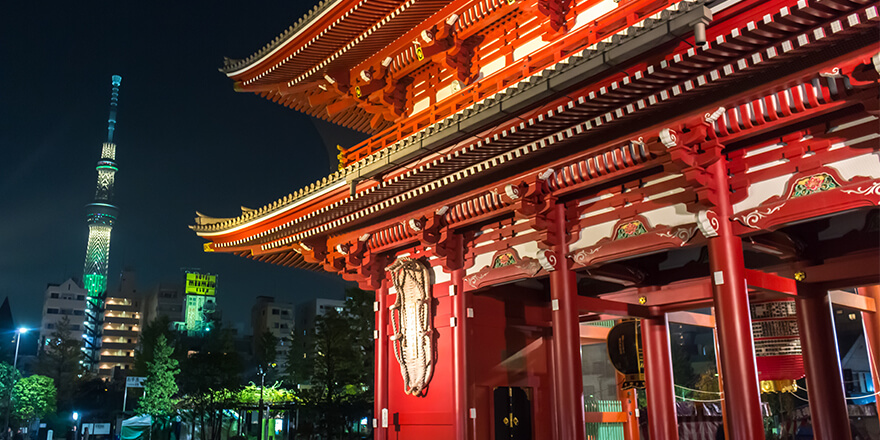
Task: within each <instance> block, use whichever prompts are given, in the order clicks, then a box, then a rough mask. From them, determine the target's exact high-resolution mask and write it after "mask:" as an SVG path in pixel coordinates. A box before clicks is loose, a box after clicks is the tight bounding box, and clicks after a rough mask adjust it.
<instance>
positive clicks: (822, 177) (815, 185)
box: [788, 173, 840, 199]
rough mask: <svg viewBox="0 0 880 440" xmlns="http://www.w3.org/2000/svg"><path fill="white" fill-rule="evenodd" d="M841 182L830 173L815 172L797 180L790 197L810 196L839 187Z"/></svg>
mask: <svg viewBox="0 0 880 440" xmlns="http://www.w3.org/2000/svg"><path fill="white" fill-rule="evenodd" d="M839 187H840V184H839V183H837V181H836V180H834V177H831V175H830V174H828V173H819V174H814V175H812V176H809V177H803V178H800V179H798V180H796V181H795V183H794V185H792V188H791V193H790V194H789V196H788V198H789V199H793V198H796V197H803V196H808V195H810V194H815V193H818V192H822V191H828V190H829V189H834V188H839Z"/></svg>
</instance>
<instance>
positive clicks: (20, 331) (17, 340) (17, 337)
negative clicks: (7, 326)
mask: <svg viewBox="0 0 880 440" xmlns="http://www.w3.org/2000/svg"><path fill="white" fill-rule="evenodd" d="M27 331H28V329H26V328H24V327H21V328H19V329H18V330H16V331H15V357H14V358H12V368H18V346H19V345H20V343H21V335H22V334H23V333H27Z"/></svg>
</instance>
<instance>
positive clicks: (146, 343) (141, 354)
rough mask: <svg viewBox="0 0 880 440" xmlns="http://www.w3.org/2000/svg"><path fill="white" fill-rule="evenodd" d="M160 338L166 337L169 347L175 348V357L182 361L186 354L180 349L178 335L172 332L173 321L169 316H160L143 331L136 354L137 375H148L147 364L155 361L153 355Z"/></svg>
mask: <svg viewBox="0 0 880 440" xmlns="http://www.w3.org/2000/svg"><path fill="white" fill-rule="evenodd" d="M159 336H165V340H166V341H167V343H168V345H170V346H172V347H175V353H174V354H173V356H174V357H175V359H177V360H178V361H180V360H181V359H182V355H183V354H184V353H186V352H185V351H184V350H181V349H179V346H180V340H179V338H178V337H177V333H176V332H174V331H172V330H171V321H170V320H169V319H168V317H167V316H159V317H157V318H156V319H154V320H152V321H150V322H149V323H148V324H147V325H145V326H143V328H142V329H141V337H140V341H139V343H138V348H137V350H135V352H134V371H135V375H137V376H146V375H147V364H148V363H149V362H150V361H152V360H153V353H154V351H155V348H156V341H157V340H158V339H159Z"/></svg>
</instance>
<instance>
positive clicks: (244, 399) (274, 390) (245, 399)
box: [235, 383, 300, 405]
mask: <svg viewBox="0 0 880 440" xmlns="http://www.w3.org/2000/svg"><path fill="white" fill-rule="evenodd" d="M235 397H236V398H235V400H236V402H238V403H239V404H242V405H259V403H260V387H259V386H257V385H254V384H250V385H248V386H246V387H244V388H242V389H241V390H240V391H239V392H238V393H236V396H235ZM299 401H300V399H299V398H298V397H297V396H296V395H295V394H294V393H293V392H292V391H290V390H287V389H284V388H280V387H279V386H278V384H277V383H276V384H273V385H272V386H267V387H265V388H263V402H265V403H286V402H299Z"/></svg>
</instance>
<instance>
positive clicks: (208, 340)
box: [180, 323, 242, 394]
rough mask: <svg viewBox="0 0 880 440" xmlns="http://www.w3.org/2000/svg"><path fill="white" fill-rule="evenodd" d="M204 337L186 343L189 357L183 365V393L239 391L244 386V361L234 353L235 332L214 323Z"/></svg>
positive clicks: (181, 383)
mask: <svg viewBox="0 0 880 440" xmlns="http://www.w3.org/2000/svg"><path fill="white" fill-rule="evenodd" d="M212 325H213V326H214V328H213V329H212V330H211V331H210V332H206V334H205V335H204V336H200V337H197V338H193V339H190V340H189V341H184V344H185V346H186V347H189V350H190V352H189V356H187V357H186V358H184V359H183V360H182V361H181V362H180V369H181V371H182V372H183V374H182V375H181V379H180V392H181V393H182V394H199V393H206V392H208V391H210V390H220V389H229V390H236V389H238V387H239V386H240V384H241V381H240V379H241V372H242V362H241V358H240V357H239V355H238V352H236V350H235V343H234V338H233V334H232V331H231V330H230V329H225V328H222V327H221V326H220V324H219V323H214V324H212Z"/></svg>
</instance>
